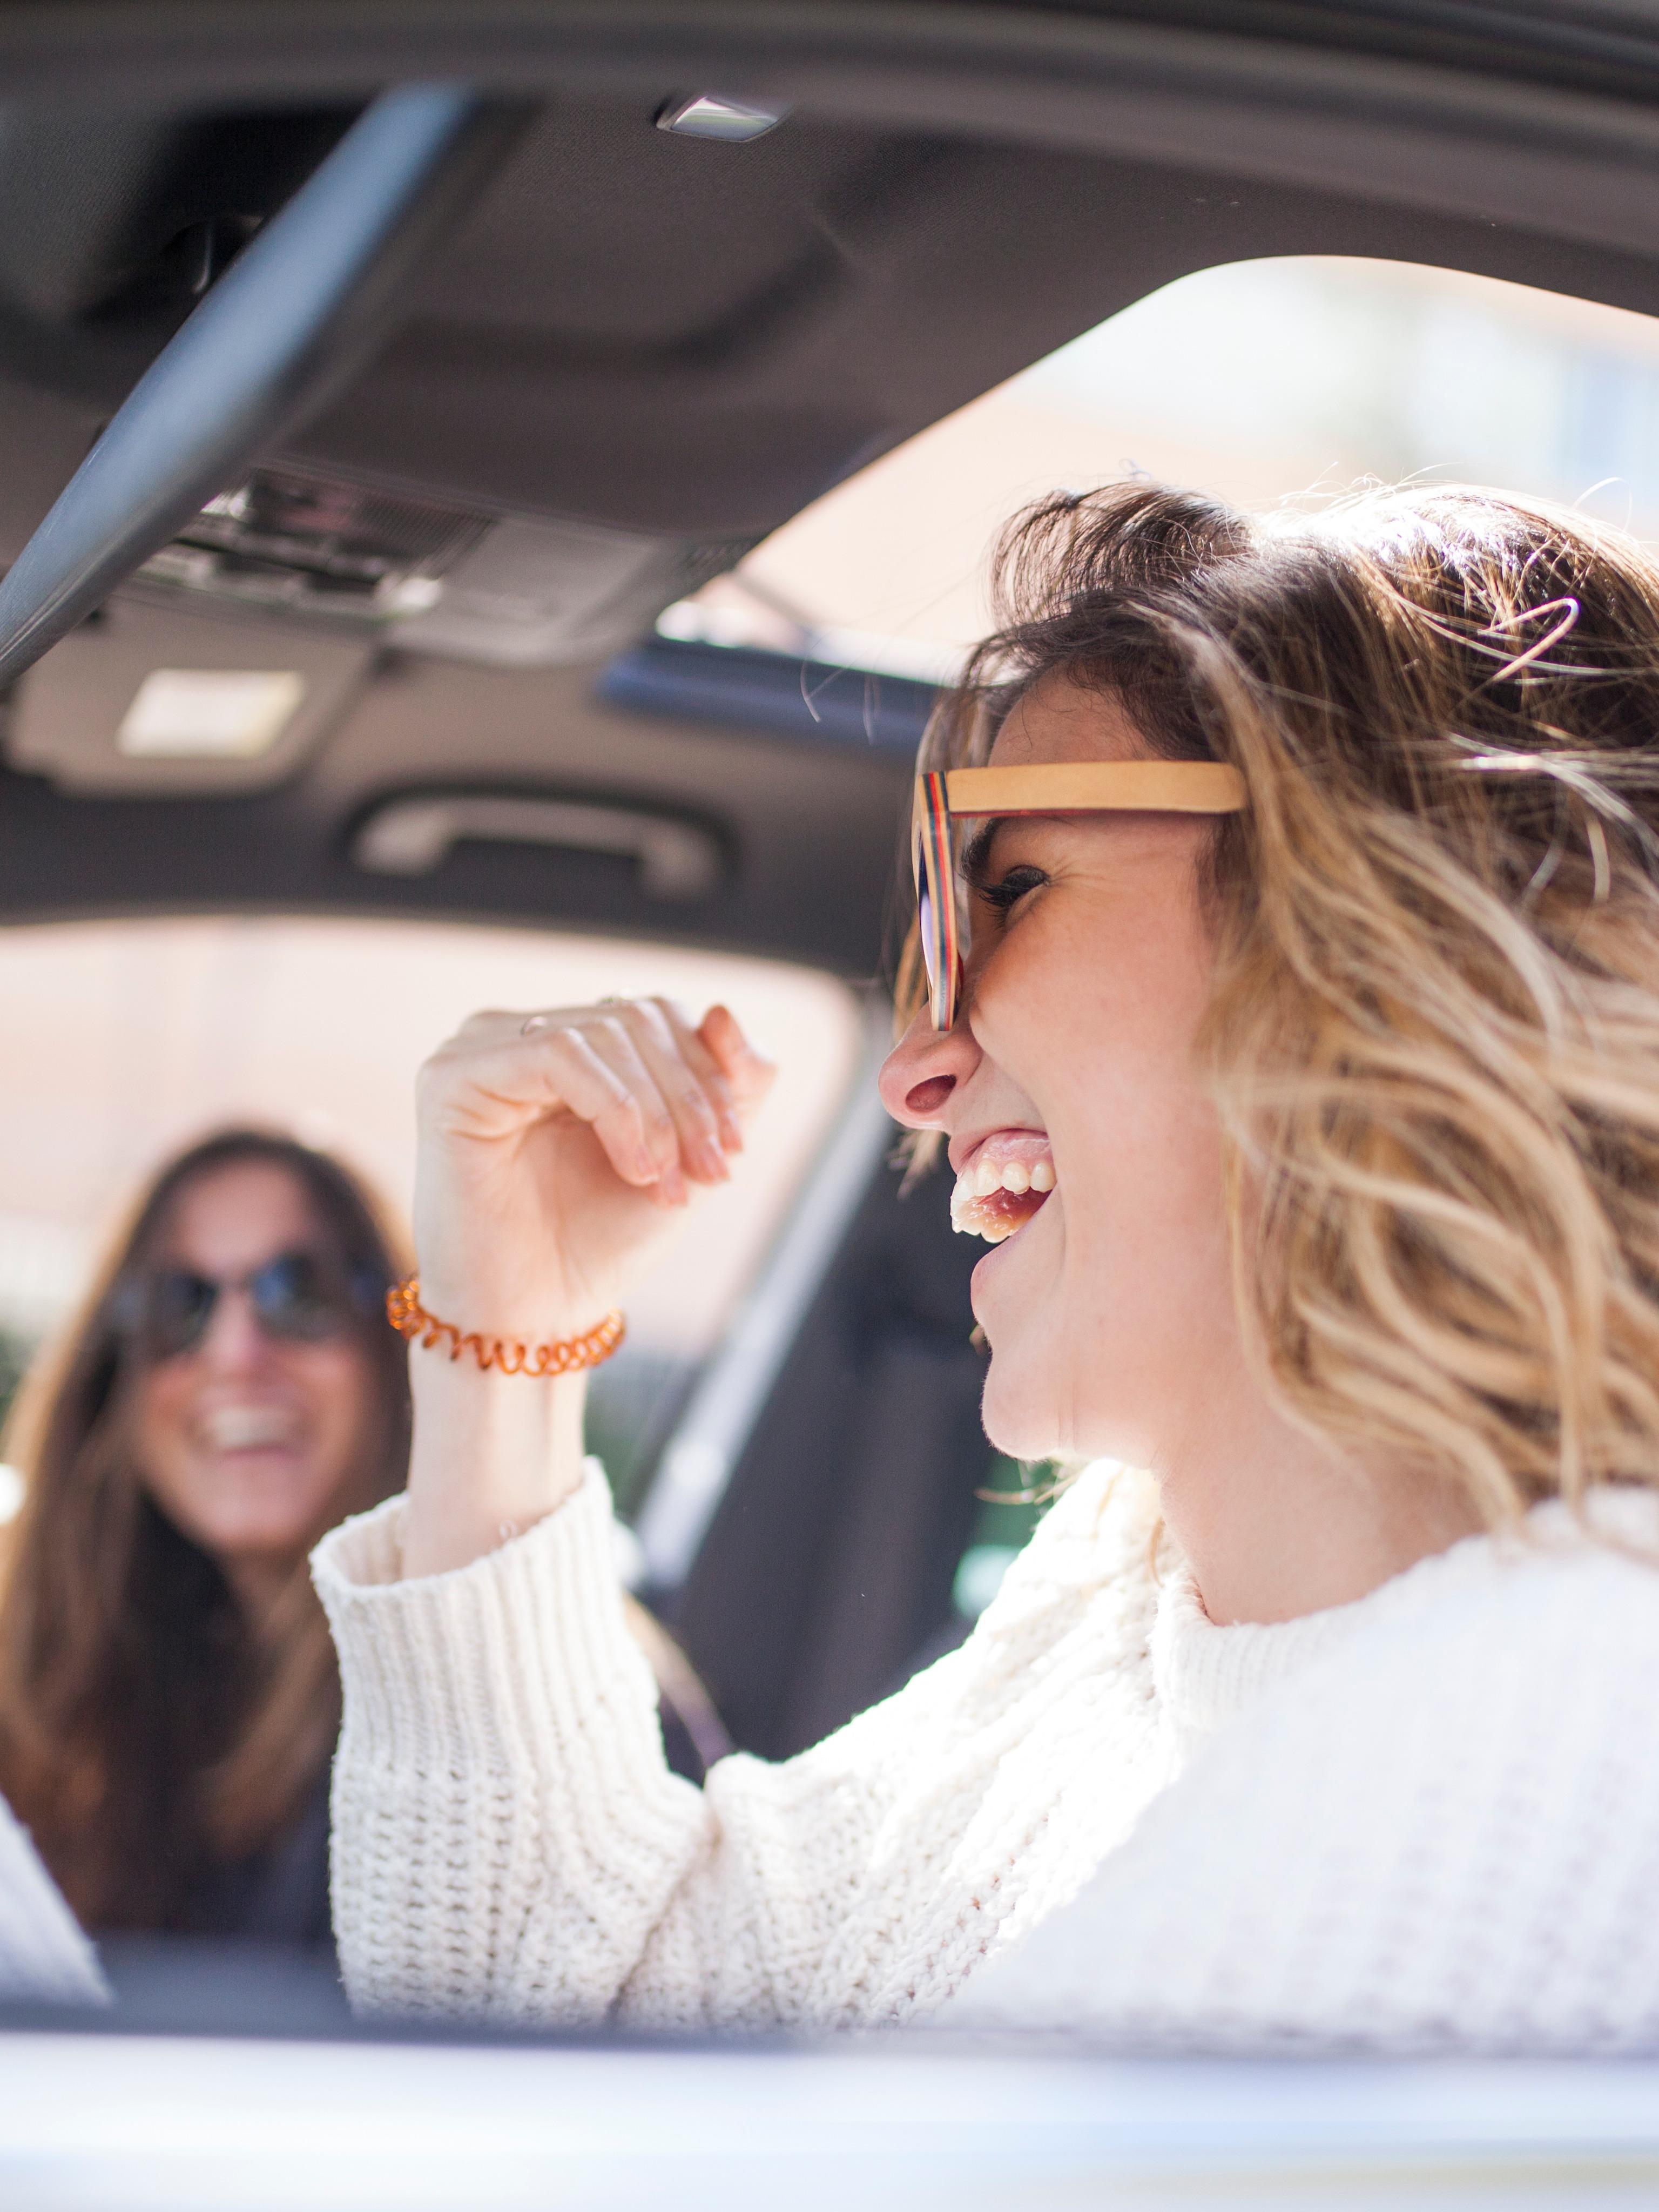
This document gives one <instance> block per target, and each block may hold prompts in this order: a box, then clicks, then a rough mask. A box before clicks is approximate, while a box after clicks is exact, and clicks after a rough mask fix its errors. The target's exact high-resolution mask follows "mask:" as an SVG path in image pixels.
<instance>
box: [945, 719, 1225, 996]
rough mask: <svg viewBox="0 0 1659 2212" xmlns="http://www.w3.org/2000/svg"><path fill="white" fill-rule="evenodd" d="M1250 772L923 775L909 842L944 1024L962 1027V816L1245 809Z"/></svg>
mask: <svg viewBox="0 0 1659 2212" xmlns="http://www.w3.org/2000/svg"><path fill="white" fill-rule="evenodd" d="M1244 804H1245V798H1244V779H1243V776H1242V775H1240V774H1239V772H1238V770H1237V769H1236V768H1231V767H1229V766H1228V765H1227V763H1225V762H1224V761H1157V760H1153V761H1149V760H1133V761H1079V762H1075V763H1072V762H1058V761H1056V762H1042V763H1038V764H1036V766H1034V767H1030V768H952V769H932V770H930V771H929V772H928V773H927V774H925V775H919V776H918V777H917V778H916V785H915V802H914V805H913V807H912V811H911V836H910V851H911V859H912V863H913V865H914V866H915V877H916V932H917V934H918V936H919V937H920V938H921V962H922V967H923V969H924V970H925V972H926V974H927V1003H928V1008H929V1012H930V1014H931V1017H932V1019H933V1027H934V1029H935V1030H938V1031H939V1033H940V1034H941V1035H943V1034H944V1033H945V1031H946V1030H951V1029H953V1028H954V1027H955V1026H956V1018H957V1006H958V1005H959V1004H960V1002H961V998H962V979H963V961H964V958H965V956H966V951H967V947H966V945H965V943H964V941H963V930H962V922H961V912H960V908H959V906H958V903H957V872H956V860H955V855H954V850H953V847H952V843H951V823H952V822H953V821H957V820H961V819H963V818H964V817H975V816H979V817H983V816H986V815H991V814H1237V813H1238V812H1239V811H1240V810H1241V809H1242V808H1243V805H1244Z"/></svg>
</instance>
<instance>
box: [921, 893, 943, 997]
mask: <svg viewBox="0 0 1659 2212" xmlns="http://www.w3.org/2000/svg"><path fill="white" fill-rule="evenodd" d="M916 932H917V934H918V935H919V936H920V938H921V964H922V967H923V969H925V970H926V972H927V988H928V989H929V990H930V991H937V990H938V988H939V921H938V915H937V914H936V912H935V909H934V905H933V886H932V884H929V883H928V882H927V879H926V878H925V877H924V878H923V880H922V886H921V896H920V898H919V899H918V900H917V902H916Z"/></svg>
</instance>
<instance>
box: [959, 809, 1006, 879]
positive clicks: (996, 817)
mask: <svg viewBox="0 0 1659 2212" xmlns="http://www.w3.org/2000/svg"><path fill="white" fill-rule="evenodd" d="M1006 818H1007V817H1006V816H1005V815H1000V814H993V815H991V816H990V817H988V818H987V820H985V821H983V822H981V823H980V825H979V827H978V829H975V832H974V834H973V836H971V837H969V840H968V842H967V843H966V844H965V845H964V846H963V848H962V860H961V868H962V879H963V882H964V883H965V884H967V885H968V886H969V890H979V889H980V887H981V885H982V884H983V883H984V882H985V880H986V878H987V876H988V875H989V873H990V870H991V847H992V845H993V844H994V842H995V841H996V834H997V831H998V830H999V829H1001V827H1002V825H1003V823H1004V822H1005V821H1006Z"/></svg>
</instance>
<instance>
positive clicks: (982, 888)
mask: <svg viewBox="0 0 1659 2212" xmlns="http://www.w3.org/2000/svg"><path fill="white" fill-rule="evenodd" d="M1047 882H1048V877H1047V876H1046V875H1045V874H1044V873H1043V872H1042V869H1041V868H1031V867H1024V868H1010V869H1009V871H1008V872H1007V874H1006V876H1004V878H1002V880H1001V882H1000V883H996V884H979V885H978V886H977V887H976V888H977V890H978V894H979V896H980V897H981V898H982V899H983V900H984V902H985V903H986V905H987V906H992V907H994V908H996V910H997V912H998V913H999V914H1006V913H1007V912H1008V910H1009V908H1011V907H1012V906H1014V905H1015V904H1016V903H1017V902H1018V901H1019V900H1021V899H1023V898H1024V896H1025V894H1026V892H1027V891H1034V890H1036V888H1037V886H1038V884H1046V883H1047Z"/></svg>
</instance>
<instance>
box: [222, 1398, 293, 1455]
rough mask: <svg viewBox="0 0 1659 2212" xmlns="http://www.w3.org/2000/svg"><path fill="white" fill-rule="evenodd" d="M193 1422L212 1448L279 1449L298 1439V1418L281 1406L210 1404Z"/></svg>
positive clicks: (291, 1444) (229, 1450) (233, 1450)
mask: <svg viewBox="0 0 1659 2212" xmlns="http://www.w3.org/2000/svg"><path fill="white" fill-rule="evenodd" d="M196 1425H197V1434H198V1435H199V1436H200V1437H201V1439H202V1441H203V1443H205V1444H206V1445H207V1446H208V1448H209V1449H210V1450H212V1451H221V1452H236V1451H271V1450H278V1451H280V1450H283V1449H290V1448H291V1447H292V1446H294V1445H295V1444H296V1443H298V1442H299V1440H300V1426H301V1425H300V1421H299V1419H298V1417H297V1415H296V1414H295V1413H294V1411H293V1410H292V1409H291V1408H290V1407H284V1406H261V1405H251V1404H241V1405H236V1404H231V1405H221V1406H213V1407H208V1408H206V1409H205V1410H204V1412H203V1413H200V1414H199V1415H198V1416H197V1424H196Z"/></svg>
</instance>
